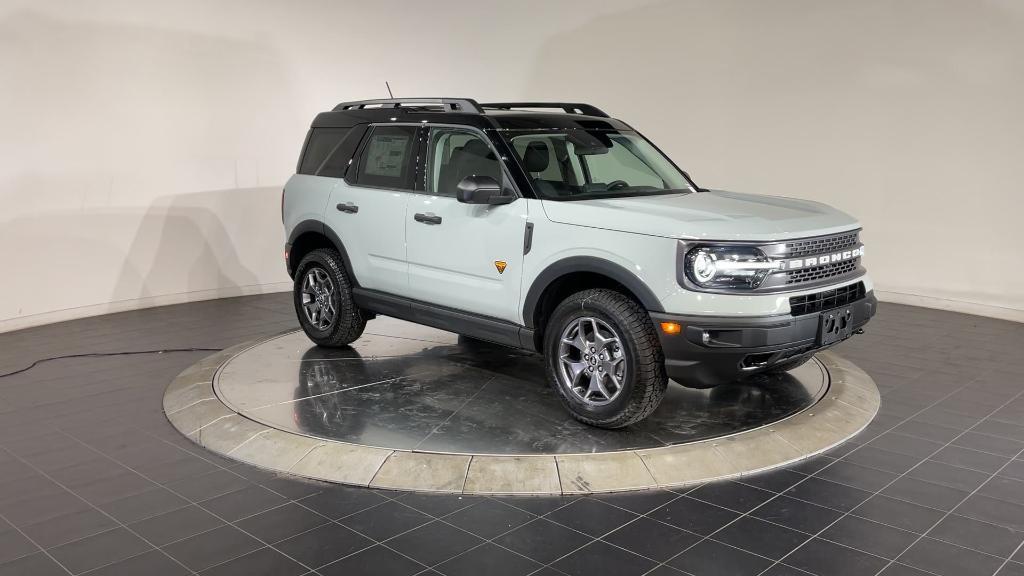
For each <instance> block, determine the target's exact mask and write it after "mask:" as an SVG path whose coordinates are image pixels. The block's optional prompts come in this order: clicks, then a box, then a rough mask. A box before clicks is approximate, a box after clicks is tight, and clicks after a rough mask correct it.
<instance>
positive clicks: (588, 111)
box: [479, 102, 609, 118]
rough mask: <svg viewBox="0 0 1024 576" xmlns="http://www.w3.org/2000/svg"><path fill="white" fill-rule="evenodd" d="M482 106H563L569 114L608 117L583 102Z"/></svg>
mask: <svg viewBox="0 0 1024 576" xmlns="http://www.w3.org/2000/svg"><path fill="white" fill-rule="evenodd" d="M479 106H480V107H481V108H491V109H498V110H511V109H513V108H561V109H562V110H565V111H566V112H568V113H569V114H584V115H586V116H600V117H602V118H608V117H609V116H608V114H606V113H605V112H604V111H603V110H601V109H600V108H598V107H597V106H591V105H590V104H584V103H582V102H488V103H486V104H480V105H479Z"/></svg>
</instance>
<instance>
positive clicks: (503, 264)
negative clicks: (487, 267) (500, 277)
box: [494, 260, 508, 274]
mask: <svg viewBox="0 0 1024 576" xmlns="http://www.w3.org/2000/svg"><path fill="white" fill-rule="evenodd" d="M506 266H508V263H507V262H505V261H504V260H495V261H494V267H495V268H497V269H498V274H504V273H505V267H506Z"/></svg>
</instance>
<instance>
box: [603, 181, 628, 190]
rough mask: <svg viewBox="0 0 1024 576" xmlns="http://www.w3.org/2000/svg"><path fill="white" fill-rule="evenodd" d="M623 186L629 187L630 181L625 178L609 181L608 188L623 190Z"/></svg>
mask: <svg viewBox="0 0 1024 576" xmlns="http://www.w3.org/2000/svg"><path fill="white" fill-rule="evenodd" d="M623 188H629V182H626V181H625V180H615V181H613V182H609V183H608V190H609V191H611V190H622V189H623Z"/></svg>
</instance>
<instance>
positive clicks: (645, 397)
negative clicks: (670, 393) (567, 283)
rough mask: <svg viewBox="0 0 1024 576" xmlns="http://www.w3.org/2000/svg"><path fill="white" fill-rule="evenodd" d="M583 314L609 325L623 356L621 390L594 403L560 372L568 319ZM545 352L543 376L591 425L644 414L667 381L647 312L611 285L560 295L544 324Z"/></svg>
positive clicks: (612, 424) (621, 422) (626, 421)
mask: <svg viewBox="0 0 1024 576" xmlns="http://www.w3.org/2000/svg"><path fill="white" fill-rule="evenodd" d="M586 317H591V318H596V319H599V320H601V321H603V322H604V323H606V324H607V325H609V326H611V327H612V328H614V330H615V332H617V333H618V335H619V337H620V340H621V343H622V346H621V350H622V351H623V352H624V354H625V358H626V360H627V362H626V368H625V373H624V375H623V378H622V388H621V391H620V392H619V393H618V394H617V395H616V396H615V397H614V398H613V399H612V400H611V401H610V402H608V403H607V404H604V405H599V406H595V405H593V404H589V403H587V402H585V401H584V400H583V399H582V398H580V397H579V395H578V394H576V393H574V392H573V391H572V390H571V389H569V387H568V386H566V385H564V384H563V383H562V380H561V376H560V368H559V363H560V359H559V349H560V345H561V340H562V333H563V331H564V330H565V329H566V328H567V327H568V326H570V324H571V323H573V322H576V321H577V320H578V319H580V318H586ZM544 354H545V360H546V364H547V373H548V380H549V382H550V383H551V385H552V386H554V388H555V390H556V392H557V393H558V396H559V398H560V399H561V401H562V404H563V405H564V406H565V407H566V409H567V410H568V411H569V413H570V414H572V416H573V417H574V418H576V419H577V420H579V421H580V422H583V423H584V424H589V425H591V426H596V427H599V428H609V429H614V428H623V427H625V426H629V425H630V424H633V423H636V422H639V421H640V420H643V419H644V418H646V417H647V416H648V415H650V413H651V412H653V411H654V410H655V408H657V407H658V405H659V404H660V403H661V399H662V398H663V397H664V396H665V389H666V388H667V387H668V376H667V375H666V374H665V357H664V353H663V352H662V350H661V343H660V342H659V341H658V335H657V334H656V333H655V331H654V323H653V322H652V321H651V317H650V315H649V314H648V313H647V311H646V310H645V309H644V308H643V307H642V306H640V304H638V303H637V302H636V301H635V300H633V299H632V298H629V297H627V296H625V295H623V294H622V293H620V292H616V291H615V290H608V289H603V288H596V289H591V290H584V291H582V292H577V293H576V294H573V295H571V296H569V297H568V298H566V299H565V300H563V301H562V302H561V303H560V304H559V305H558V306H557V307H556V308H555V310H554V311H553V312H552V313H551V316H550V317H549V319H548V322H547V326H546V328H545V330H544Z"/></svg>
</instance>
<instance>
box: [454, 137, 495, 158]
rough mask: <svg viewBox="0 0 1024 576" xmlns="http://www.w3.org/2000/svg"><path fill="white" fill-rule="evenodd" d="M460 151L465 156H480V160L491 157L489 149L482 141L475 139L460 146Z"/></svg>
mask: <svg viewBox="0 0 1024 576" xmlns="http://www.w3.org/2000/svg"><path fill="white" fill-rule="evenodd" d="M461 150H462V151H463V152H465V153H467V154H472V155H473V156H480V157H482V158H486V157H488V156H490V155H491V149H490V148H489V147H488V146H487V144H484V142H483V140H477V139H475V138H474V139H473V140H470V141H469V142H466V144H465V145H464V146H462V148H461Z"/></svg>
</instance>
